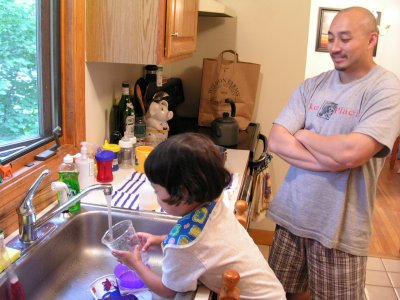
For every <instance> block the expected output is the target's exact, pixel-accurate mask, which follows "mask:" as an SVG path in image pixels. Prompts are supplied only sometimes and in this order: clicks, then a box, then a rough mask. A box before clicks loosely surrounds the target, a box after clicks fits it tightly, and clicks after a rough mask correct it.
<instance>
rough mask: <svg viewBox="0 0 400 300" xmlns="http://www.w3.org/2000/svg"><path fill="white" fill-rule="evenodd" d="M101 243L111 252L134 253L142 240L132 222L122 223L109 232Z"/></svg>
mask: <svg viewBox="0 0 400 300" xmlns="http://www.w3.org/2000/svg"><path fill="white" fill-rule="evenodd" d="M101 242H102V243H103V244H104V245H106V246H107V247H108V248H110V250H122V251H133V249H134V248H135V247H136V245H138V244H140V240H139V238H138V236H137V234H136V231H135V228H133V225H132V221H130V220H124V221H121V222H119V223H117V224H115V225H113V227H112V228H111V230H110V229H109V230H107V231H106V233H105V234H104V235H103V237H102V238H101Z"/></svg>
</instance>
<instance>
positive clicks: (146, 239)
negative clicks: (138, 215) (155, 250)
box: [137, 232, 165, 251]
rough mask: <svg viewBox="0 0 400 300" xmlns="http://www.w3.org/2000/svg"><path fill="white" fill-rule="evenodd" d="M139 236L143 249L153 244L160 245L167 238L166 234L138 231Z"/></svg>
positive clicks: (145, 249)
mask: <svg viewBox="0 0 400 300" xmlns="http://www.w3.org/2000/svg"><path fill="white" fill-rule="evenodd" d="M137 236H138V237H139V239H140V241H141V243H142V251H147V250H148V249H149V247H150V246H152V245H155V246H159V247H160V245H161V242H162V241H163V240H164V238H165V236H159V235H153V234H150V233H147V232H138V233H137Z"/></svg>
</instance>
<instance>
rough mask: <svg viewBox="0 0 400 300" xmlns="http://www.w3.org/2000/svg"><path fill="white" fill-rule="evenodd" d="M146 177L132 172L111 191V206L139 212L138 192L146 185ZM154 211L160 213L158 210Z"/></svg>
mask: <svg viewBox="0 0 400 300" xmlns="http://www.w3.org/2000/svg"><path fill="white" fill-rule="evenodd" d="M146 181H147V179H146V175H145V174H143V173H139V172H132V173H131V174H130V175H128V176H127V178H126V179H124V180H123V181H122V182H121V183H120V184H118V185H117V186H116V187H115V188H114V191H113V194H112V200H111V205H112V206H114V207H120V208H127V209H133V210H140V207H139V197H140V191H141V190H142V189H143V187H144V186H145V185H147V184H149V183H148V181H147V182H146ZM156 211H158V212H161V211H162V209H161V208H159V209H157V210H156Z"/></svg>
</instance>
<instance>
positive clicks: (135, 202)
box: [111, 172, 238, 212]
mask: <svg viewBox="0 0 400 300" xmlns="http://www.w3.org/2000/svg"><path fill="white" fill-rule="evenodd" d="M146 181H147V182H146ZM237 182H238V174H237V173H234V174H232V181H231V183H230V184H229V185H228V186H227V187H226V189H225V192H229V191H231V190H233V189H235V187H236V185H237ZM146 184H149V183H148V180H147V178H146V175H145V174H143V173H139V172H132V173H131V174H130V175H128V176H127V177H126V179H124V180H123V181H122V182H121V183H119V184H118V185H116V186H115V187H114V191H113V194H112V200H111V205H112V206H114V207H120V208H126V209H133V210H140V207H139V197H140V191H141V190H142V189H143V187H144V186H145V185H146ZM156 211H157V212H164V211H163V210H162V209H161V208H159V209H157V210H156Z"/></svg>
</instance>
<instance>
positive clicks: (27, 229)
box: [18, 184, 113, 243]
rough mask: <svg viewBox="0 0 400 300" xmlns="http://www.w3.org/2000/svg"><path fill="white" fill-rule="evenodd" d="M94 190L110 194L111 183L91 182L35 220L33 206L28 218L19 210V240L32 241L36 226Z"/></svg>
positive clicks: (35, 237) (34, 236) (35, 235)
mask: <svg viewBox="0 0 400 300" xmlns="http://www.w3.org/2000/svg"><path fill="white" fill-rule="evenodd" d="M95 190H103V192H104V195H106V196H111V195H112V191H113V188H112V185H111V184H93V185H90V186H88V187H87V188H85V189H83V190H82V191H81V192H80V193H79V194H77V195H75V196H73V197H71V198H69V199H68V200H67V201H65V202H64V203H62V204H60V205H58V206H56V207H54V208H53V209H52V210H50V211H48V212H47V213H46V214H44V215H43V216H42V217H41V218H40V219H39V220H36V212H35V209H34V207H33V206H31V207H32V209H31V212H32V214H31V218H29V220H28V219H27V218H24V217H23V216H22V215H21V211H19V214H18V217H19V218H18V220H19V229H20V234H19V237H20V240H21V241H22V242H24V243H32V242H34V241H35V240H36V239H37V234H36V231H37V228H39V227H40V226H42V225H44V224H45V223H47V222H48V221H49V220H50V219H52V218H53V217H55V216H56V215H58V214H60V213H61V212H63V211H65V210H67V209H68V207H70V206H71V205H74V204H75V203H76V202H78V201H79V200H81V199H82V198H83V197H85V196H86V195H87V194H89V193H90V192H92V191H95Z"/></svg>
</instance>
